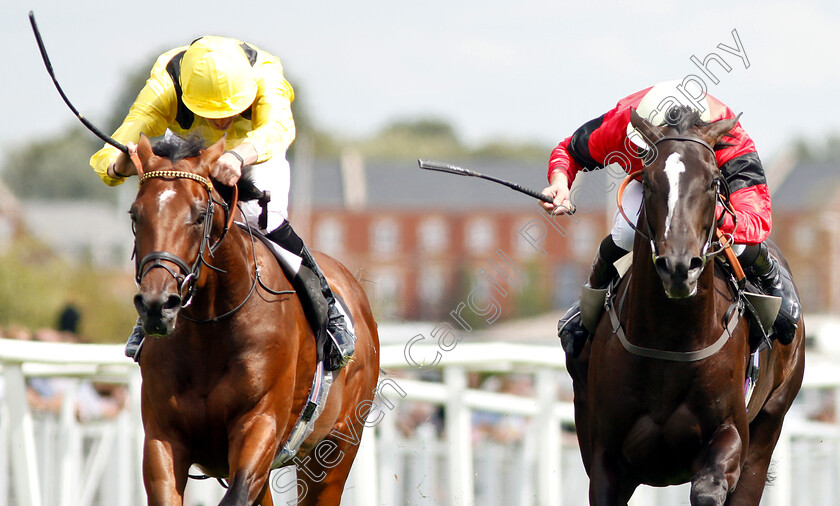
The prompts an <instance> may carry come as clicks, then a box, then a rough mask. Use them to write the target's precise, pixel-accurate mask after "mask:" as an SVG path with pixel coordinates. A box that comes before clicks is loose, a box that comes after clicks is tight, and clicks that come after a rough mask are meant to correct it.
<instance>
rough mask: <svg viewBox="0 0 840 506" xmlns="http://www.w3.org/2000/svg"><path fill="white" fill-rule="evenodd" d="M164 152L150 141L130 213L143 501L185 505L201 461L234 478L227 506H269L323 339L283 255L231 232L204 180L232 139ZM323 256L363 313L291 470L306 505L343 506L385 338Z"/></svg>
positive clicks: (335, 284)
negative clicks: (191, 473)
mask: <svg viewBox="0 0 840 506" xmlns="http://www.w3.org/2000/svg"><path fill="white" fill-rule="evenodd" d="M159 146H160V145H159V144H156V146H155V151H156V152H158V153H161V149H158V148H159ZM155 151H153V149H152V146H151V144H150V142H149V140H148V139H147V138H146V137H142V138H141V140H140V142H139V145H138V154H139V158H140V161H141V165H142V168H143V171H144V173H145V174H144V176H143V177H142V178H141V183H140V190H139V192H138V193H137V199H136V200H135V201H134V204H133V205H132V206H131V211H130V214H131V218H132V222H133V227H134V230H135V234H136V244H135V247H136V255H137V258H138V259H141V260H140V261H138V272H137V278H138V284H139V293H138V294H137V296H136V297H135V305H136V306H137V309H138V312H139V314H140V317H141V320H142V322H143V326H144V330H145V331H146V333H147V335H148V336H150V337H148V338H147V339H146V342H145V343H144V345H143V349H142V354H141V357H140V368H141V371H142V376H143V386H142V417H143V427H144V429H145V443H144V449H143V478H144V483H145V487H146V492H147V495H148V502H149V504H161V505H163V504H165V505H172V504H182V503H183V494H184V487H185V486H186V483H187V479H188V474H187V473H188V470H189V468H190V466H191V465H192V464H196V465H197V466H199V468H200V469H202V471H204V472H205V473H206V474H207V475H209V476H214V477H220V478H225V479H227V480H228V482H229V489H228V491H227V493H226V494H225V496H224V499H223V500H222V502H221V503H220V504H225V505H233V504H237V505H245V504H248V505H250V504H258V503H259V504H263V505H270V504H272V501H271V494H270V491H269V480H268V477H269V471H270V467H271V466H272V463H273V461H274V460H275V458H276V457H277V456H278V454H279V453H280V451H281V448H282V447H283V445H284V443H285V442H286V441H287V440H288V439H289V436H290V432H291V431H292V429H293V427H294V426H295V424H296V422H297V420H298V418H299V417H300V415H301V413H302V412H303V411H304V408H306V407H307V396H308V395H309V393H310V389H311V387H312V385H313V377H314V375H315V371H316V345H315V336H314V334H313V332H312V330H311V328H310V325H309V323H307V318H306V316H305V315H304V311H303V309H302V306H301V303H300V301H299V300H298V297H297V296H296V295H295V294H294V292H293V291H292V287H291V284H290V283H289V281H288V280H287V278H286V277H285V275H284V273H283V271H282V270H281V268H280V266H279V264H278V262H277V260H276V259H275V257H274V256H273V255H272V254H271V253H270V252H269V250H268V249H267V248H266V247H265V246H264V245H263V244H262V243H261V242H260V241H254V240H253V237H252V236H251V235H250V234H249V233H248V232H247V231H245V230H243V229H241V228H239V227H236V226H233V227H230V228H228V225H229V220H228V214H229V209H228V206H227V204H226V203H225V201H224V199H223V197H221V196H220V194H219V192H218V191H217V190H216V189H215V188H214V186H213V184H212V182H211V181H210V176H209V168H210V167H211V166H212V164H213V162H215V160H217V159H218V158H219V156H220V155H221V154H222V153H223V151H224V141H223V140H222V141H219V142H218V143H216V144H214V145H212V146H210V147H209V148H207V149H206V150H203V151H200V152H199V150H198V149H195V151H194V152H193V153H192V154H191V155H190V156H186V157H184V158H181V159H178V157H172V158H171V159H170V157H168V156H158V155H157V154H155ZM161 154H163V153H161ZM221 210H224V211H225V212H224V213H222V212H221ZM230 212H233V211H230ZM317 258H318V262H319V264H320V265H321V267H322V268H323V271H324V272H325V274H326V276H327V278H328V279H329V281H330V285H331V286H332V288H333V291H334V292H335V293H337V294H338V295H339V296H341V297H342V298H343V300H344V301H346V303H347V306H348V307H349V309H350V312H351V313H352V316H353V317H354V318H355V333H356V337H357V343H356V352H355V356H354V359H353V360H352V361H351V362H350V364H349V365H347V366H346V367H345V368H344V369H342V370H340V371H335V372H334V374H335V378H334V381H333V384H332V388H331V389H330V390H329V396H328V398H327V400H326V404H325V406H324V408H323V412H322V413H321V414H320V416H319V417H318V418H317V422H316V423H315V425H314V430H313V432H312V433H311V434H310V435H309V436H308V437H307V438H306V439H305V441H304V442H303V444H302V446H301V447H300V451H299V452H298V453H297V457H296V458H295V459H294V462H295V463H296V464H297V465H298V466H299V467H298V469H299V471H300V472H299V473H298V477H299V487H298V488H299V491H300V492H299V504H307V505H314V504H319V505H336V504H339V501H340V499H341V494H342V491H343V488H344V483H345V481H346V479H347V475H348V473H349V472H350V467H351V465H352V463H353V459H354V458H355V455H356V452H357V450H358V442H359V438H360V437H361V432H362V429H363V424H364V421H365V420H364V416H365V415H366V414H367V413H368V411H370V408H371V404H370V401H371V399H372V398H373V395H374V390H375V388H376V381H377V377H378V373H379V355H378V354H379V337H378V335H377V330H376V323H375V322H374V319H373V316H372V314H371V310H370V306H369V303H368V300H367V297H366V295H365V293H364V291H363V290H362V288H361V286H360V285H359V283H358V282H357V281H356V280H355V279H354V277H353V276H352V275H351V274H350V272H348V271H347V269H345V268H344V267H343V266H342V265H341V264H339V263H338V262H337V261H335V260H333V259H332V258H330V257H328V256H326V255H321V254H319V255H317ZM202 266H204V267H205V268H203V269H202V268H201V267H202ZM290 463H291V462H290ZM302 467H303V468H304V469H301V468H302Z"/></svg>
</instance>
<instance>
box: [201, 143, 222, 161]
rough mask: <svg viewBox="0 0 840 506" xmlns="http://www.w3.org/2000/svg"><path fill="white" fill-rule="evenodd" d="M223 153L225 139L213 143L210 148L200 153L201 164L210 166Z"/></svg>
mask: <svg viewBox="0 0 840 506" xmlns="http://www.w3.org/2000/svg"><path fill="white" fill-rule="evenodd" d="M224 152H225V137H224V136H222V138H221V139H219V140H218V141H216V142H214V143H213V145H212V146H210V147H209V148H207V149H203V150H202V151H201V163H202V164H207V165H211V164H213V163H214V162H215V161H216V160H218V159H219V157H220V156H222V154H223V153H224Z"/></svg>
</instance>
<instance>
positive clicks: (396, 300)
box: [371, 269, 400, 317]
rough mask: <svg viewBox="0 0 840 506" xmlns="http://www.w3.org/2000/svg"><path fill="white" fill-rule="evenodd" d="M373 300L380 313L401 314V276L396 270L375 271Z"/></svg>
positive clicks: (375, 308)
mask: <svg viewBox="0 0 840 506" xmlns="http://www.w3.org/2000/svg"><path fill="white" fill-rule="evenodd" d="M372 288H373V289H372V290H371V292H372V297H371V302H372V305H373V307H374V310H375V312H376V313H377V314H378V315H381V316H385V317H389V316H399V314H400V313H399V309H400V277H399V274H398V273H397V272H396V271H393V270H390V269H385V270H378V271H374V273H373V286H372Z"/></svg>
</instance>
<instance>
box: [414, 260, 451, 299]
mask: <svg viewBox="0 0 840 506" xmlns="http://www.w3.org/2000/svg"><path fill="white" fill-rule="evenodd" d="M445 289H446V276H445V275H444V272H443V270H442V269H441V268H439V267H428V268H425V269H422V270H421V271H420V274H419V278H418V280H417V295H418V296H419V297H420V301H421V302H422V303H423V304H424V305H430V306H435V305H437V304H438V303H440V300H441V298H442V297H443V292H444V290H445Z"/></svg>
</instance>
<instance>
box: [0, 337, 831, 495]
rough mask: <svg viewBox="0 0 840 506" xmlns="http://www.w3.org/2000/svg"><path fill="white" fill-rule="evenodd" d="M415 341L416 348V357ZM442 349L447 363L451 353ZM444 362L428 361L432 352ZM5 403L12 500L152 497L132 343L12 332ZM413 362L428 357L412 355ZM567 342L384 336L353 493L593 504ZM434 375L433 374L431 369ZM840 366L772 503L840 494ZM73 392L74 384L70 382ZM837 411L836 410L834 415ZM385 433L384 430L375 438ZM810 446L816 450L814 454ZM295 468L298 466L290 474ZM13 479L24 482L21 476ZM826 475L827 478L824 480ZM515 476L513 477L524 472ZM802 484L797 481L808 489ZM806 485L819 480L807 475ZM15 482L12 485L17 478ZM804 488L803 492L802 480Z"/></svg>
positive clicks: (786, 441)
mask: <svg viewBox="0 0 840 506" xmlns="http://www.w3.org/2000/svg"><path fill="white" fill-rule="evenodd" d="M406 353H408V355H406ZM438 357H439V361H438ZM424 363H427V364H434V367H430V368H428V369H426V370H422V371H421V370H420V368H419V367H416V366H418V365H419V364H424ZM0 364H2V367H3V378H4V379H5V401H4V402H3V404H2V412H0V445H2V446H0V447H2V448H5V449H7V451H3V452H0V505H3V504H11V503H10V502H9V501H10V499H9V498H10V497H14V503H13V504H26V505H31V506H40V505H42V504H60V505H64V504H78V505H93V504H126V505H130V504H138V505H139V504H145V496H144V493H143V489H142V484H141V481H142V480H141V471H140V469H141V467H140V460H141V445H142V427H141V424H140V419H139V389H140V376H139V370H138V369H137V367H136V366H135V365H134V364H133V363H132V362H130V361H129V360H128V359H126V358H125V357H124V356H123V354H122V346H119V345H73V344H52V343H50V344H48V343H36V342H21V341H12V340H6V339H0ZM411 364H414V365H415V367H412V366H411ZM563 364H564V357H563V353H562V350H561V349H560V347H559V346H535V345H514V344H506V343H486V344H472V343H460V344H458V343H455V344H454V345H453V344H452V343H450V346H448V347H446V348H441V347H439V346H424V345H423V343H417V344H416V346H410V347H409V349H408V350H407V349H406V346H405V345H388V346H383V348H382V351H381V367H382V369H383V371H385V374H383V376H382V377H381V380H380V384H379V387H378V390H377V396H376V402H375V406H376V408H375V409H374V410H372V411H371V412H370V414H369V416H368V426H369V428H368V429H366V431H365V437H364V438H363V439H362V444H361V447H360V451H359V454H358V456H357V459H356V462H355V464H354V468H353V472H352V473H351V480H350V481H349V482H348V487H347V491H346V493H345V504H350V505H356V506H367V505H371V504H396V503H402V504H404V503H406V502H407V501H408V500H410V502H411V503H412V504H450V505H456V504H457V505H473V504H482V505H492V504H520V505H544V506H547V505H551V506H559V505H563V504H566V505H568V504H575V505H576V504H583V503H585V502H586V493H587V488H586V476H585V474H584V473H583V470H582V466H581V464H580V457H579V455H578V450H577V448H576V446H575V442H574V438H573V436H572V435H571V433H569V432H568V431H561V426H562V427H570V426H571V425H572V423H573V409H572V405H571V403H570V402H569V399H570V397H568V395H569V392H570V390H569V384H570V383H569V379H568V375H567V374H566V373H565V370H564V365H563ZM476 373H478V374H484V375H487V374H508V373H517V374H519V375H523V374H524V375H528V376H529V377H530V378H532V384H533V387H534V388H533V393H532V394H530V395H524V396H523V395H521V394H511V393H499V392H490V391H485V390H482V389H480V388H476V387H474V386H470V378H471V377H473V376H474V375H475V374H476ZM39 376H61V377H69V378H74V379H75V380H76V381H77V382H83V381H102V382H112V383H120V384H123V385H126V386H127V387H128V389H129V391H130V399H131V401H130V403H129V405H128V406H127V407H126V409H124V410H123V411H122V412H121V414H120V415H119V416H118V417H117V418H116V419H115V420H112V421H108V422H93V423H80V422H79V421H78V419H77V417H76V416H75V412H74V408H73V406H74V399H73V395H72V394H71V395H67V396H65V398H64V403H63V407H62V409H61V411H60V413H59V414H58V416H57V417H56V416H53V417H38V416H34V415H33V413H32V412H31V411H30V409H29V406H28V402H27V396H26V381H27V379H28V378H33V377H39ZM427 377H432V379H428V378H427ZM839 387H840V366H836V365H834V363H832V361H830V360H825V361H823V360H821V359H820V358H819V356H817V357H811V356H809V361H808V364H807V367H806V376H805V382H804V384H803V393H802V395H801V396H800V398H801V399H802V402H801V403H798V407H795V409H794V410H792V411H791V413H790V414H789V416H788V418H787V421H786V423H785V428H784V431H783V434H782V438H781V440H780V442H779V445H778V446H777V449H776V453H775V458H774V461H775V464H774V474H775V476H776V478H775V484H774V486H771V487H768V488H767V491H766V493H765V498H764V500H763V501H762V504H763V505H772V506H787V505H791V504H804V503H803V502H802V501H801V499H802V494H803V493H805V494H806V495H808V497H809V498H810V500H808V501H806V503H809V504H837V503H840V489H839V488H838V487H840V485H838V484H840V480H838V477H840V429H838V425H837V424H836V423H825V422H815V421H809V420H807V419H806V417H805V416H803V411H804V409H805V408H806V407H807V405H809V403H815V402H823V401H826V400H828V401H833V402H834V406H840V397H838V392H840V388H839ZM70 391H71V392H72V391H73V389H70ZM408 403H428V404H431V405H434V406H438V407H441V408H443V409H444V410H445V417H443V425H444V427H443V428H444V431H443V434H444V436H441V435H440V434H439V433H438V431H436V430H434V429H432V428H431V425H428V424H425V425H423V424H421V425H420V426H419V427H417V430H416V432H415V433H414V435H413V436H412V437H407V436H404V435H402V434H401V433H400V431H399V430H398V421H397V419H398V415H399V413H400V412H401V411H400V410H401V409H402V408H403V407H405V406H406V405H407V404H408ZM476 413H497V414H500V415H504V416H509V417H514V416H517V417H523V418H524V419H526V420H527V421H528V425H527V427H528V429H527V431H526V432H525V433H524V435H523V437H522V439H521V441H519V442H517V443H511V444H499V443H492V442H489V443H488V442H484V443H481V444H473V438H474V431H473V430H474V429H473V417H474V415H475V414H476ZM834 420H837V416H836V413H834ZM373 435H375V436H376V437H375V438H372V436H373ZM803 452H805V453H803ZM282 473H286V474H285V475H284V474H282ZM288 473H289V471H279V472H275V474H274V475H273V476H272V478H271V480H272V481H271V483H272V493H273V495H274V497H275V504H290V503H291V504H293V503H294V497H293V496H292V495H290V494H291V493H292V491H291V490H285V489H291V488H294V487H291V486H284V484H285V485H288V484H293V483H294V474H288ZM10 478H11V481H10ZM814 480H817V481H816V482H815V481H814ZM510 482H513V484H511V483H510ZM793 483H798V484H799V485H798V487H797V500H794V497H793V491H794V487H793V485H792V484H793ZM806 484H807V485H806ZM10 489H11V490H10ZM803 489H806V490H804V492H803ZM221 495H222V489H221V487H219V486H218V485H216V484H215V482H194V481H192V480H191V481H190V486H189V489H188V501H187V503H188V504H190V505H197V504H202V503H203V504H211V503H214V501H217V500H218V499H219V498H220V497H221ZM687 497H688V492H687V487H685V486H683V487H679V488H670V489H653V488H648V487H641V488H640V489H639V490H638V491H637V493H636V494H635V495H634V497H633V500H632V501H631V504H634V505H641V504H650V505H658V504H662V505H664V504H672V503H674V502H676V501H681V502H685V501H686V500H687Z"/></svg>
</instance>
